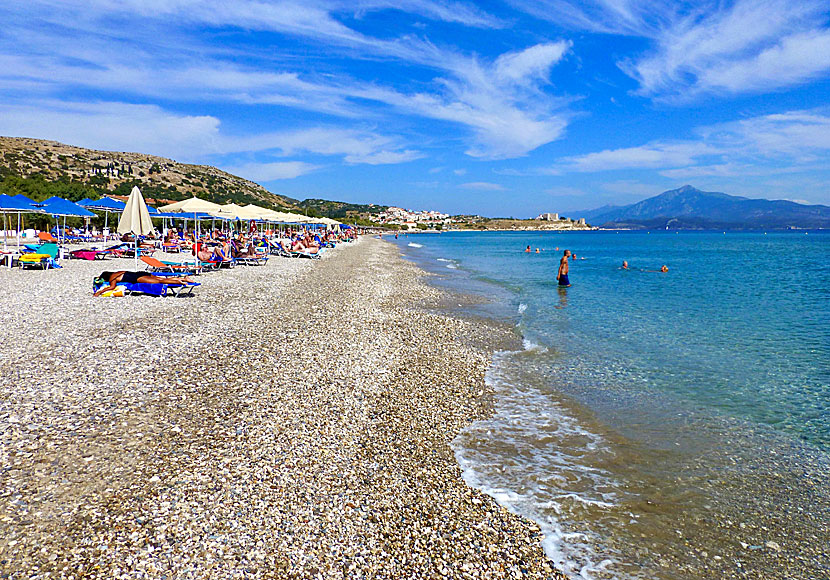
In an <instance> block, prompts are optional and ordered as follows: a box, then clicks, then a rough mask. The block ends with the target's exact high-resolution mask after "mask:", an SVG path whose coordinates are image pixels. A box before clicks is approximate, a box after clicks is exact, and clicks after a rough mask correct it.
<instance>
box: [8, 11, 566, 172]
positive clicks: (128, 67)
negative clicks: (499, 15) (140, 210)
mask: <svg viewBox="0 0 830 580" xmlns="http://www.w3.org/2000/svg"><path fill="white" fill-rule="evenodd" d="M13 4H14V3H13ZM12 8H13V7H8V6H7V7H6V8H5V9H4V8H2V7H0V17H1V16H8V17H9V21H10V22H11V24H9V25H8V26H7V28H6V30H5V32H6V40H5V41H3V40H2V39H0V89H6V90H14V91H17V95H18V96H19V98H21V99H22V98H31V96H32V95H33V94H34V95H39V96H41V97H48V96H53V95H57V94H62V93H66V92H67V90H95V91H112V90H117V91H119V92H120V93H123V94H129V95H132V96H134V97H136V98H145V99H164V100H170V99H173V100H178V101H190V102H193V101H197V102H206V103H207V102H223V103H228V102H232V103H242V104H247V105H273V106H278V107H287V108H292V109H298V110H305V111H315V112H321V113H325V114H329V115H334V116H338V117H342V118H347V119H366V118H371V119H373V120H375V121H377V122H381V121H382V120H383V119H385V118H388V117H389V116H391V115H392V114H393V112H394V114H399V113H404V114H407V115H411V116H414V117H419V118H421V119H428V120H436V119H437V120H441V121H447V122H450V123H454V124H457V125H460V126H463V127H465V128H467V130H468V131H469V136H466V137H465V136H464V135H458V136H457V137H455V138H456V139H458V138H461V139H463V140H464V141H465V142H466V143H468V147H467V153H468V154H469V155H471V156H474V157H479V158H485V159H505V158H512V157H518V156H522V155H526V154H527V153H528V152H529V151H532V150H534V149H536V148H538V147H539V146H541V145H544V144H545V143H549V142H550V141H553V140H556V139H558V138H560V137H561V136H562V135H563V133H564V130H565V127H566V126H567V124H568V121H569V115H568V113H567V112H566V111H565V105H566V101H564V100H563V99H561V98H557V97H555V96H553V95H551V94H550V86H549V85H550V79H549V75H550V72H551V69H552V68H553V67H554V66H555V65H556V64H557V63H559V62H560V61H561V60H562V59H563V58H564V57H565V56H566V54H567V53H568V52H569V50H570V49H571V43H570V42H568V41H558V42H543V43H539V44H536V45H533V46H530V47H528V48H525V49H523V50H516V51H510V52H507V53H504V54H502V55H500V56H498V57H496V58H489V59H488V58H484V57H481V56H478V55H474V54H463V53H461V52H459V51H457V50H455V49H452V48H446V47H441V46H437V45H435V44H433V43H431V42H429V41H428V40H426V39H422V38H417V37H414V36H406V35H405V36H400V37H397V38H394V37H393V38H391V39H390V38H376V37H372V36H368V35H366V34H364V33H361V32H358V31H356V30H355V29H354V28H352V27H349V26H347V24H346V23H344V22H345V16H347V15H348V16H350V17H351V18H355V17H361V16H362V15H363V14H365V13H374V12H378V11H389V10H394V11H399V12H401V11H406V12H407V13H409V14H410V15H417V16H420V17H426V18H434V19H437V20H442V21H445V22H451V23H458V24H463V25H466V26H477V27H495V26H500V25H501V22H500V21H498V20H497V19H495V18H493V17H491V16H489V15H488V14H486V13H485V12H483V11H482V10H480V9H478V8H476V7H475V6H474V5H472V4H466V3H461V2H439V1H437V0H407V1H404V2H391V0H390V1H384V0H374V1H359V2H356V3H346V2H335V1H321V0H317V1H314V0H312V1H310V2H303V3H299V2H287V1H280V2H276V1H275V2H266V1H251V0H245V1H241V2H235V3H224V4H219V5H217V4H215V3H211V2H206V1H201V0H172V1H170V2H161V1H159V0H151V1H148V2H143V1H138V0H130V1H128V2H123V3H122V2H114V1H113V0H92V1H91V2H90V3H83V6H81V5H80V3H76V4H73V3H71V2H70V3H57V2H50V1H47V0H40V1H39V2H33V3H30V4H27V11H28V12H29V15H30V16H31V17H33V18H34V17H37V18H40V19H42V21H44V22H47V23H48V25H44V26H40V27H39V28H38V29H37V30H32V29H31V28H29V27H27V23H28V21H23V20H21V19H20V18H19V17H16V16H15V14H14V12H13V10H12ZM33 18H30V19H29V20H32V19H33ZM173 22H175V23H176V24H175V26H174V25H173V24H171V23H173ZM195 25H199V26H208V27H213V28H215V29H221V30H223V31H225V30H230V31H234V32H235V31H239V30H266V31H273V32H278V33H280V34H287V35H296V36H301V37H303V38H307V39H309V41H314V42H318V43H320V44H321V46H325V47H326V48H327V49H329V48H331V49H332V50H335V52H338V51H339V52H338V53H339V55H340V57H341V58H349V59H365V58H370V59H376V60H394V61H396V63H397V64H398V66H403V67H407V68H409V67H420V68H421V69H422V70H423V68H424V67H425V68H426V69H428V70H431V71H433V73H432V80H431V81H430V82H427V83H420V86H419V87H418V88H417V89H415V90H413V89H410V88H408V87H406V88H403V87H396V86H391V85H384V84H383V83H382V82H379V81H377V80H376V79H371V80H362V79H359V78H355V77H353V76H351V75H350V74H345V73H343V72H342V71H339V70H338V71H334V72H332V73H327V72H326V71H325V70H320V71H317V70H315V71H313V72H312V71H311V70H309V69H307V68H306V69H303V70H296V69H294V68H293V67H294V66H296V65H295V64H294V63H295V62H296V61H295V60H293V59H291V58H288V57H286V58H282V59H280V58H278V57H276V56H273V55H271V54H269V53H267V52H265V51H262V53H261V54H259V53H257V52H256V51H255V52H254V53H252V54H245V58H244V59H241V60H242V62H244V64H240V62H237V61H239V60H240V59H238V58H236V56H237V55H235V54H234V53H233V51H232V49H230V48H224V49H223V50H217V49H215V48H214V47H212V46H211V45H209V44H201V43H199V42H193V30H194V26H195ZM133 37H135V38H133ZM156 39H164V40H156ZM160 43H162V44H160ZM44 46H49V47H50V49H49V50H48V51H46V50H43V48H42V47H44ZM344 47H345V48H347V49H348V50H347V52H342V51H341V50H340V49H342V48H344ZM257 50H258V49H257ZM252 59H253V60H252ZM274 59H276V60H274ZM10 96H11V97H14V95H10ZM378 104H382V105H385V106H386V107H385V108H384V107H378V106H377V105H378ZM390 107H391V108H390ZM418 155H419V154H418V153H416V152H415V151H414V150H413V149H412V148H409V149H408V150H405V151H397V152H395V153H394V154H390V153H389V152H385V153H384V154H383V155H373V156H372V157H366V158H365V160H363V161H362V160H361V159H360V158H357V157H352V158H350V160H351V161H353V162H376V163H388V162H394V161H396V160H397V161H402V160H411V159H415V158H416V157H417V156H418Z"/></svg>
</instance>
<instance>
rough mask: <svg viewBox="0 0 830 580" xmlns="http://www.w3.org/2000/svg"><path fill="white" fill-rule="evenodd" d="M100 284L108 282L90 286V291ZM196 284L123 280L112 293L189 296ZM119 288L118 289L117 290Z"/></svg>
mask: <svg viewBox="0 0 830 580" xmlns="http://www.w3.org/2000/svg"><path fill="white" fill-rule="evenodd" d="M102 286H108V284H99V285H97V286H96V285H95V284H93V286H92V291H93V292H97V291H98V290H99V289H100V288H101V287H102ZM197 286H201V284H200V283H199V282H190V283H187V284H176V283H173V282H171V283H170V284H144V283H141V282H137V283H135V284H128V283H124V282H120V283H119V284H118V285H117V286H116V287H115V292H114V293H113V295H114V296H120V295H122V294H121V293H122V292H123V295H125V296H130V295H133V294H145V295H147V296H168V295H170V296H175V297H176V298H179V297H182V296H191V295H192V294H193V289H194V288H196V287H197ZM119 289H120V290H119Z"/></svg>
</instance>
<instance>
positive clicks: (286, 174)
mask: <svg viewBox="0 0 830 580" xmlns="http://www.w3.org/2000/svg"><path fill="white" fill-rule="evenodd" d="M223 169H224V170H225V171H228V172H229V173H233V174H234V175H238V176H240V177H244V178H245V179H250V180H251V181H257V182H263V181H275V180H277V179H294V178H295V177H300V176H301V175H305V174H307V173H311V172H312V171H314V170H316V169H319V166H317V165H312V164H310V163H305V162H303V161H277V162H273V163H246V164H244V165H238V166H231V167H224V168H223Z"/></svg>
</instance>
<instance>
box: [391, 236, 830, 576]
mask: <svg viewBox="0 0 830 580" xmlns="http://www.w3.org/2000/svg"><path fill="white" fill-rule="evenodd" d="M411 244H414V245H411ZM399 245H400V246H401V248H402V251H403V252H404V253H405V254H406V255H407V256H408V257H410V258H411V259H414V260H416V261H418V262H419V263H421V264H422V265H424V266H425V267H426V268H427V269H429V270H431V271H433V272H438V273H443V274H442V276H441V277H440V279H439V280H438V281H437V282H438V283H440V284H444V285H449V286H451V287H457V288H461V289H463V290H465V291H469V292H475V293H480V294H482V295H485V296H487V297H489V298H490V299H491V301H492V303H493V306H492V307H491V308H490V309H489V310H488V311H487V312H486V314H487V315H488V316H498V317H502V318H507V319H509V320H511V321H512V322H514V323H515V325H516V328H517V332H518V333H519V334H520V335H521V337H522V338H523V341H524V347H525V348H524V349H522V350H519V351H516V352H503V353H498V354H497V355H496V356H495V359H494V361H493V366H492V368H491V369H490V372H489V374H488V381H489V382H490V384H491V386H492V387H493V388H494V389H495V391H496V395H497V397H496V409H495V416H494V417H493V418H492V419H490V420H488V421H483V422H480V423H477V424H475V425H473V426H472V427H471V428H470V429H468V430H467V431H466V432H465V433H463V434H462V435H461V436H460V437H459V438H458V440H457V441H456V454H457V456H458V458H459V461H460V463H461V465H462V467H463V468H464V469H465V477H466V478H467V480H468V482H469V483H470V484H471V485H474V486H476V487H480V488H481V489H483V490H485V491H487V492H489V493H491V494H492V495H494V496H495V497H496V498H497V499H498V500H499V501H500V502H501V503H502V504H503V505H505V506H506V507H508V508H510V509H513V510H514V511H517V512H519V513H522V514H523V515H526V516H528V517H531V518H533V519H535V520H537V521H538V522H539V523H540V524H541V525H542V527H543V529H544V530H545V531H546V535H547V538H546V544H545V547H546V549H547V551H548V554H549V555H550V556H551V558H552V559H554V560H555V561H556V562H557V563H558V564H559V565H560V566H561V567H563V568H564V569H566V571H568V572H569V573H570V574H571V575H573V576H581V577H587V578H605V577H643V578H657V577H660V578H663V577H665V578H699V577H715V576H719V577H731V576H734V577H752V575H753V574H758V575H760V576H759V577H762V576H763V575H767V574H772V573H782V574H783V573H784V572H785V571H786V573H787V574H789V576H788V577H795V578H826V577H830V556H828V551H827V550H828V548H827V546H830V532H828V529H830V499H828V498H830V485H828V477H827V473H828V467H829V466H830V462H828V452H830V300H829V298H830V235H828V234H826V233H820V232H808V233H805V232H793V233H769V234H764V233H763V232H759V233H731V232H729V233H726V234H724V233H722V232H717V233H711V232H710V233H697V232H694V233H691V232H690V233H675V232H652V233H644V232H643V233H639V232H638V233H635V232H561V233H552V232H509V233H507V232H498V233H495V232H493V233H489V232H488V233H479V232H475V233H473V232H471V233H461V232H453V233H446V234H441V235H421V236H410V237H409V238H401V240H399ZM527 245H530V246H531V247H532V248H533V249H534V250H535V249H536V248H539V249H540V253H538V254H537V253H535V252H533V253H530V254H526V253H524V252H523V251H522V250H523V249H524V248H525V247H526V246H527ZM418 246H420V247H418ZM557 247H558V248H559V249H558V250H557V249H556V248H557ZM565 248H567V249H570V250H571V251H572V252H574V253H575V254H576V257H577V259H576V260H573V261H571V262H570V268H571V274H570V279H571V283H572V287H570V288H568V289H559V288H558V287H557V285H556V280H555V276H556V270H557V267H558V263H559V259H560V257H561V255H562V250H564V249H565ZM623 260H627V261H628V263H629V266H630V270H627V271H626V270H622V269H621V268H620V265H621V263H622V261H623ZM663 264H666V265H668V267H669V272H668V273H660V272H654V271H653V270H659V268H660V266H661V265H663ZM771 498H772V499H771ZM790 558H792V559H790Z"/></svg>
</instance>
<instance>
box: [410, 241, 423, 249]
mask: <svg viewBox="0 0 830 580" xmlns="http://www.w3.org/2000/svg"><path fill="white" fill-rule="evenodd" d="M407 246H409V247H410V248H423V247H424V246H423V245H421V244H416V243H415V242H409V243H408V244H407Z"/></svg>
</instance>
